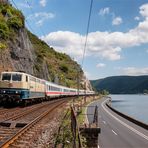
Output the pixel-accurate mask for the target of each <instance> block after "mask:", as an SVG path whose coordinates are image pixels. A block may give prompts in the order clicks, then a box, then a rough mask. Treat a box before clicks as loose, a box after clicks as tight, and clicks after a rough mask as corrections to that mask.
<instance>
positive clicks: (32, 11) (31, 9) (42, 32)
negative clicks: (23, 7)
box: [25, 0, 45, 36]
mask: <svg viewBox="0 0 148 148" xmlns="http://www.w3.org/2000/svg"><path fill="white" fill-rule="evenodd" d="M25 1H26V4H27V5H28V6H29V8H30V11H31V13H32V14H35V12H34V10H33V8H32V7H31V4H30V3H29V2H28V0H25ZM34 19H35V18H34ZM39 29H40V31H41V34H42V35H43V36H45V33H44V31H43V29H42V28H41V27H40V26H39Z"/></svg>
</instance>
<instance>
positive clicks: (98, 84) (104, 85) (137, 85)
mask: <svg viewBox="0 0 148 148" xmlns="http://www.w3.org/2000/svg"><path fill="white" fill-rule="evenodd" d="M91 84H92V86H93V87H94V88H95V89H96V90H97V91H101V90H107V91H109V93H111V94H137V93H145V92H147V90H148V76H113V77H107V78H104V79H98V80H92V81H91Z"/></svg>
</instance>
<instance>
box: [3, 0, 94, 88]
mask: <svg viewBox="0 0 148 148" xmlns="http://www.w3.org/2000/svg"><path fill="white" fill-rule="evenodd" d="M78 69H79V79H80V88H85V86H86V88H87V89H92V87H91V84H90V82H89V81H88V80H87V79H86V77H85V76H84V73H83V71H82V69H81V67H80V66H79V65H78V64H77V63H76V62H75V61H73V60H72V59H71V58H70V57H69V56H68V55H66V54H61V53H58V52H56V51H55V50H54V49H53V48H51V47H49V46H48V45H47V44H46V43H45V42H43V41H41V40H40V39H38V38H37V37H36V36H35V35H33V34H32V33H31V32H29V31H28V30H27V29H26V28H25V24H24V16H23V14H22V13H21V12H20V11H18V10H16V9H15V8H13V7H12V6H10V5H9V4H8V3H7V1H5V0H3V1H0V72H1V71H24V72H26V73H29V74H32V75H34V76H37V77H39V78H43V79H46V80H49V81H53V82H54V81H56V82H57V83H59V84H61V85H65V86H68V87H75V88H77V82H78V80H77V77H78Z"/></svg>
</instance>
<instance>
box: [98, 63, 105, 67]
mask: <svg viewBox="0 0 148 148" xmlns="http://www.w3.org/2000/svg"><path fill="white" fill-rule="evenodd" d="M105 66H106V65H105V64H104V63H98V64H97V65H96V67H97V68H102V67H105Z"/></svg>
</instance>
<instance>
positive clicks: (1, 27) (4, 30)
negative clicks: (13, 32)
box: [0, 20, 9, 39]
mask: <svg viewBox="0 0 148 148" xmlns="http://www.w3.org/2000/svg"><path fill="white" fill-rule="evenodd" d="M8 36H9V28H8V26H7V24H6V23H5V22H4V21H2V20H0V38H2V39H7V38H8Z"/></svg>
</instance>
